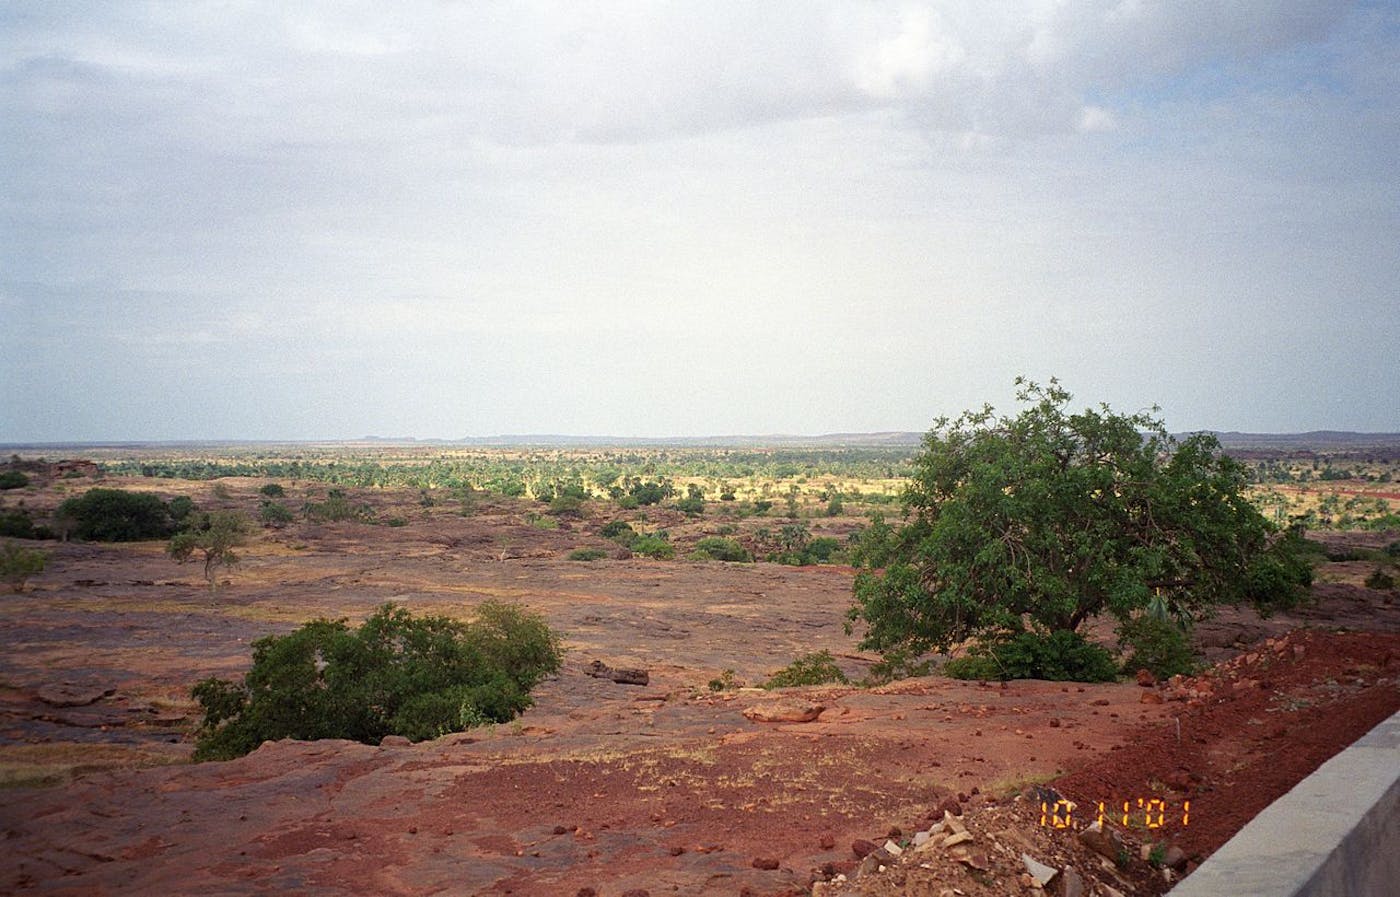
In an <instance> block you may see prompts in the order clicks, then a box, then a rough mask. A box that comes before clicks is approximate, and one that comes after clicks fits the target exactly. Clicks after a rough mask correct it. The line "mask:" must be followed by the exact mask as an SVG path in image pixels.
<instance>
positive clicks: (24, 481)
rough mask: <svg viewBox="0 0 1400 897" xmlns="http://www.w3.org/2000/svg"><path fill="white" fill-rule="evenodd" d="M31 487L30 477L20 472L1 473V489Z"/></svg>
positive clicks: (5, 471) (4, 471) (7, 471)
mask: <svg viewBox="0 0 1400 897" xmlns="http://www.w3.org/2000/svg"><path fill="white" fill-rule="evenodd" d="M28 485H29V477H27V476H25V475H24V472H23V471H19V470H3V471H0V489H20V488H23V487H25V486H28Z"/></svg>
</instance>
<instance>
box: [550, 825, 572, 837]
mask: <svg viewBox="0 0 1400 897" xmlns="http://www.w3.org/2000/svg"><path fill="white" fill-rule="evenodd" d="M553 831H554V834H556V835H567V834H568V833H569V830H568V828H567V827H565V826H562V825H556V826H555V827H554V829H553Z"/></svg>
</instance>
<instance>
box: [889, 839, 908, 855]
mask: <svg viewBox="0 0 1400 897" xmlns="http://www.w3.org/2000/svg"><path fill="white" fill-rule="evenodd" d="M885 853H887V854H889V855H890V856H892V857H897V856H899V855H900V854H901V853H904V848H903V847H900V846H899V845H898V844H896V843H894V842H893V841H886V842H885Z"/></svg>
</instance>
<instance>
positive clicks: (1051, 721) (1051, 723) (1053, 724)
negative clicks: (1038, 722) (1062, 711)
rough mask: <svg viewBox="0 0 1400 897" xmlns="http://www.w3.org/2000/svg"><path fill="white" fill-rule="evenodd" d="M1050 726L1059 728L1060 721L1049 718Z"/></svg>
mask: <svg viewBox="0 0 1400 897" xmlns="http://www.w3.org/2000/svg"><path fill="white" fill-rule="evenodd" d="M1050 728H1052V729H1058V728H1060V721H1059V719H1052V720H1050Z"/></svg>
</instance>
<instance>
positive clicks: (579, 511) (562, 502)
mask: <svg viewBox="0 0 1400 897" xmlns="http://www.w3.org/2000/svg"><path fill="white" fill-rule="evenodd" d="M549 513H551V514H553V515H554V516H556V517H581V516H583V499H581V498H579V497H578V496H577V495H573V494H571V493H563V494H560V495H556V496H555V497H554V499H553V500H552V501H551V502H550V503H549Z"/></svg>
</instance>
